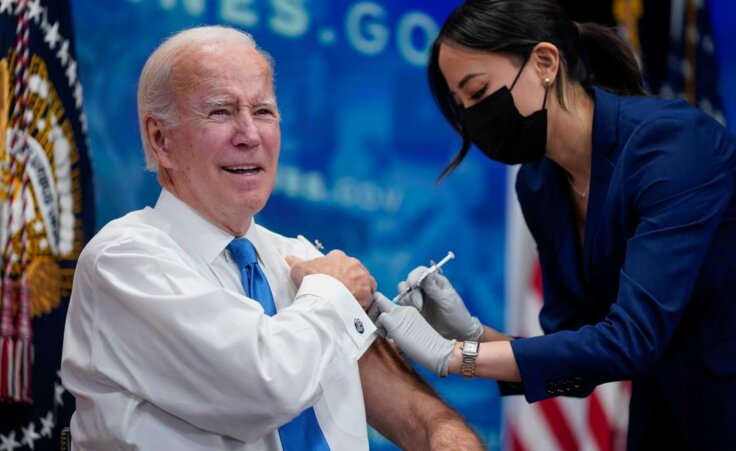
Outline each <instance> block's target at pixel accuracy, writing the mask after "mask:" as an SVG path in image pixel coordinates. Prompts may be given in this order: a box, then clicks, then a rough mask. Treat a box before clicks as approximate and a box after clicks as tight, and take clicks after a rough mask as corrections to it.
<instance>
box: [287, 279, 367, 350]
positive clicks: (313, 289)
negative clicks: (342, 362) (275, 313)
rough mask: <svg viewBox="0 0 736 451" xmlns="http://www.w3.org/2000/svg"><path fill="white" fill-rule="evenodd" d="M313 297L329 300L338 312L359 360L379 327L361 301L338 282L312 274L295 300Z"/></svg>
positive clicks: (304, 282) (301, 287) (303, 281)
mask: <svg viewBox="0 0 736 451" xmlns="http://www.w3.org/2000/svg"><path fill="white" fill-rule="evenodd" d="M305 295H311V296H316V297H319V298H323V299H326V300H327V301H329V303H330V304H331V305H332V307H333V308H334V309H335V311H336V312H337V314H338V316H339V317H340V319H341V320H342V323H343V325H344V326H345V332H347V335H348V336H349V337H350V338H351V341H352V346H350V350H351V351H352V352H351V354H352V357H353V358H354V359H355V360H358V359H359V358H360V357H361V356H362V355H363V353H364V352H365V351H366V350H367V349H368V347H370V345H371V344H372V343H373V341H374V340H375V339H376V335H377V334H376V326H375V325H374V324H373V322H372V321H371V319H370V318H369V317H368V315H367V314H366V312H365V311H363V308H362V307H361V306H360V304H359V303H358V301H357V300H356V299H355V298H354V297H353V295H352V294H351V293H350V291H348V289H347V288H346V287H345V285H343V284H342V283H341V282H340V281H339V280H337V279H335V278H334V277H332V276H328V275H325V274H312V275H309V276H306V277H305V278H304V280H302V284H301V286H300V287H299V291H298V292H297V294H296V299H295V300H294V302H296V300H298V299H299V297H300V296H305Z"/></svg>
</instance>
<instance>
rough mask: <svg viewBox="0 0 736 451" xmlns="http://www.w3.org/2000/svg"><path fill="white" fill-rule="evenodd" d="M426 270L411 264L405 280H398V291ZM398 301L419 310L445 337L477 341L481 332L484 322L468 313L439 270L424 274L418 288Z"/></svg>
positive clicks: (423, 267) (412, 282)
mask: <svg viewBox="0 0 736 451" xmlns="http://www.w3.org/2000/svg"><path fill="white" fill-rule="evenodd" d="M426 270H427V267H426V266H418V267H416V268H414V269H413V270H412V271H411V272H410V273H409V275H408V276H407V278H406V279H407V280H406V281H404V282H400V283H399V287H398V288H399V292H401V291H402V290H404V289H405V288H406V287H408V286H410V285H413V284H414V283H416V281H417V280H419V278H420V277H421V276H422V274H424V271H426ZM400 303H401V305H411V306H413V307H415V308H416V309H417V310H419V311H420V312H422V316H424V318H425V319H426V320H427V321H428V322H429V324H431V325H432V327H433V328H434V329H435V330H436V331H437V332H439V333H440V334H441V335H442V336H443V337H445V338H454V339H456V340H460V341H466V340H471V341H479V339H480V337H481V335H483V324H481V322H480V320H479V319H478V318H476V317H475V316H471V315H470V312H468V309H467V308H466V307H465V303H463V300H462V299H461V298H460V296H459V295H458V294H457V292H456V291H455V288H453V287H452V284H451V283H450V281H449V280H447V277H445V276H443V275H442V274H439V273H436V272H435V273H432V274H430V275H428V276H427V277H425V278H424V280H423V281H422V284H421V285H420V286H419V289H418V290H414V291H412V292H411V293H409V294H408V295H406V296H404V297H403V298H402V299H401V301H400Z"/></svg>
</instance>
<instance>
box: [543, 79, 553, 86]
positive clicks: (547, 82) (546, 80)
mask: <svg viewBox="0 0 736 451" xmlns="http://www.w3.org/2000/svg"><path fill="white" fill-rule="evenodd" d="M550 83H552V82H551V81H550V80H549V77H546V78H545V79H544V87H545V88H547V87H549V84H550Z"/></svg>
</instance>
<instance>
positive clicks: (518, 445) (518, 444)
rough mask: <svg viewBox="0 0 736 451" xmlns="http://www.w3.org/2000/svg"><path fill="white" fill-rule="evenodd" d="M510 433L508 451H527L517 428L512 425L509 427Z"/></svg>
mask: <svg viewBox="0 0 736 451" xmlns="http://www.w3.org/2000/svg"><path fill="white" fill-rule="evenodd" d="M508 433H509V448H508V450H507V451H526V447H524V443H523V442H522V441H521V437H519V433H518V432H517V431H516V428H515V427H513V426H512V425H510V424H509V425H508Z"/></svg>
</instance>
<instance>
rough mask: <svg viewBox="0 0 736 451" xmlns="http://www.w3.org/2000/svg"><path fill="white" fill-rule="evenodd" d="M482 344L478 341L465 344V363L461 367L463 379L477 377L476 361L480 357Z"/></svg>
mask: <svg viewBox="0 0 736 451" xmlns="http://www.w3.org/2000/svg"><path fill="white" fill-rule="evenodd" d="M478 349H480V343H478V342H477V341H465V342H463V363H462V365H460V374H462V375H463V377H468V378H470V377H475V359H476V357H478Z"/></svg>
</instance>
